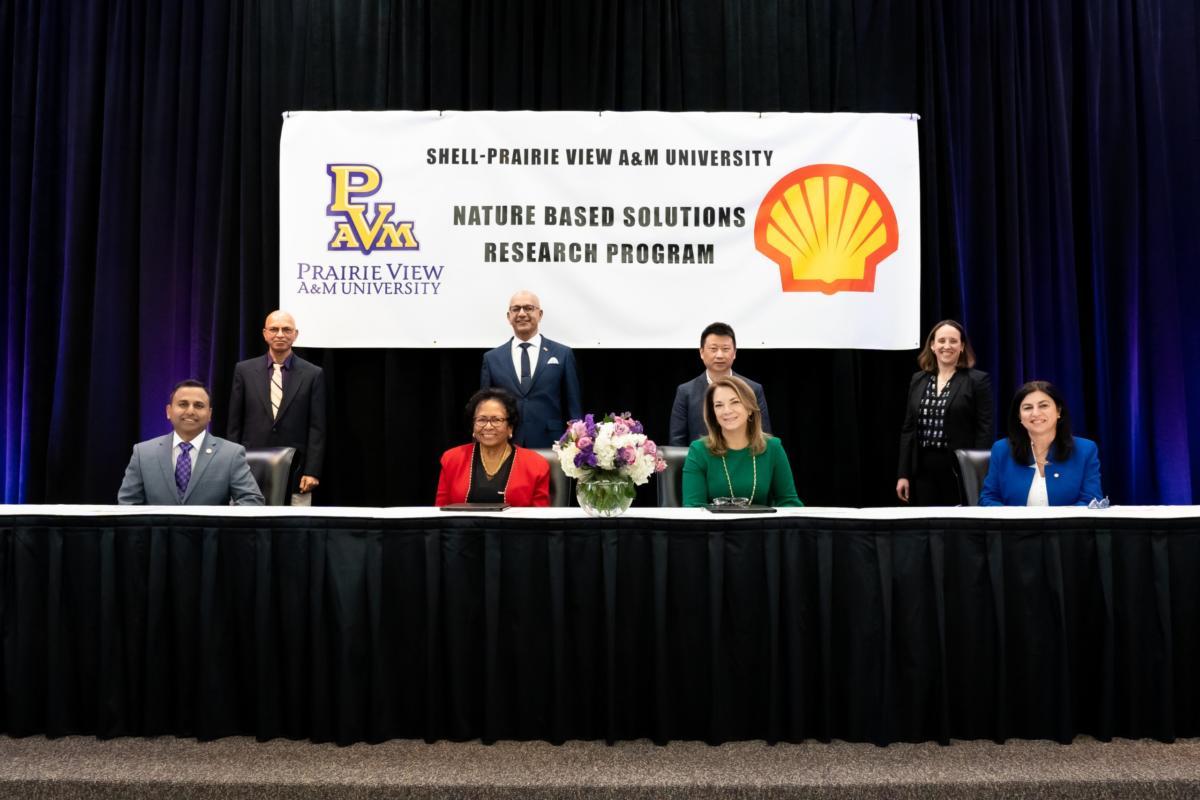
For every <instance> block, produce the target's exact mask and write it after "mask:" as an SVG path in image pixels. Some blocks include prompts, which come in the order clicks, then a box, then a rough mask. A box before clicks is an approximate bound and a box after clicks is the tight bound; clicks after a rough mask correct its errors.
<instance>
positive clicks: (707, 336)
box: [670, 322, 771, 447]
mask: <svg viewBox="0 0 1200 800" xmlns="http://www.w3.org/2000/svg"><path fill="white" fill-rule="evenodd" d="M735 358H737V336H735V335H734V333H733V328H732V326H730V325H727V324H726V323H724V322H714V323H712V324H711V325H709V326H708V327H707V328H705V329H704V330H703V331H702V332H701V333H700V360H701V361H703V362H704V372H702V373H700V375H699V376H698V377H696V378H694V379H692V380H690V381H688V382H687V383H681V384H679V387H678V388H677V389H676V390H675V403H674V405H672V406H671V436H670V443H671V444H672V445H674V446H676V447H687V446H688V445H690V444H691V443H692V442H693V441H695V440H696V439H700V438H702V437H704V436H707V435H708V429H707V428H706V427H705V426H704V393H705V392H706V391H708V385H709V384H710V383H712V382H713V381H715V380H718V379H719V378H728V377H730V376H731V375H733V376H736V377H738V378H741V379H742V380H743V381H745V382H746V385H747V386H749V387H750V388H751V389H753V390H754V399H755V400H757V401H758V408H759V411H760V413H761V414H762V429H763V432H764V433H770V432H771V416H770V414H768V413H767V398H766V395H764V394H763V388H762V385H761V384H759V383H755V382H754V381H752V380H750V379H749V378H747V377H746V376H744V375H738V374H737V373H735V372H734V371H733V361H734V359H735Z"/></svg>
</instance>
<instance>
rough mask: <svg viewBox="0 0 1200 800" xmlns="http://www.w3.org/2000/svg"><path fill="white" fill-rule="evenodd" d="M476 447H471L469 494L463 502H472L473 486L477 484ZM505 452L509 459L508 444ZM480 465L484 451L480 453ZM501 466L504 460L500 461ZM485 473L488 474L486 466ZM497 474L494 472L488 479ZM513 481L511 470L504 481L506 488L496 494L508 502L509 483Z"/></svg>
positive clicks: (474, 445)
mask: <svg viewBox="0 0 1200 800" xmlns="http://www.w3.org/2000/svg"><path fill="white" fill-rule="evenodd" d="M476 447H478V445H476V444H472V445H471V467H470V468H469V469H468V470H467V493H466V494H465V495H463V500H464V501H465V502H468V503H469V502H471V485H472V484H473V483H474V482H475V448H476ZM504 450H505V456H506V457H507V455H508V445H507V444H506V445H504ZM479 463H480V464H481V465H482V464H483V451H482V450H480V451H479ZM500 466H504V459H503V458H502V459H500ZM496 470H497V471H499V470H500V467H496ZM483 471H484V472H487V466H486V465H484V467H483ZM495 474H496V473H494V472H493V473H492V474H491V475H488V477H489V478H491V477H493V476H494V475H495ZM511 480H512V470H509V471H508V478H507V479H506V480H505V481H504V488H503V489H501V490H500V491H498V492H496V494H498V495H500V496H501V497H503V498H504V499H505V500H506V501H507V500H508V483H509V481H511Z"/></svg>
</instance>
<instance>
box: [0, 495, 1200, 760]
mask: <svg viewBox="0 0 1200 800" xmlns="http://www.w3.org/2000/svg"><path fill="white" fill-rule="evenodd" d="M1198 583H1200V520H1196V519H1176V520H1152V521H1151V520H1146V521H1137V520H1122V519H1113V518H1104V517H1100V516H1098V517H1095V518H1083V519H1069V520H1063V519H1058V520H1024V521H1022V520H973V521H964V520H961V519H953V520H952V519H942V520H939V519H925V520H919V521H914V520H897V521H870V520H830V519H813V518H785V517H783V516H782V515H780V516H779V517H769V518H767V517H763V518H748V519H739V520H735V521H730V520H728V519H724V518H722V519H714V520H712V521H706V522H701V523H697V522H684V521H674V520H647V519H637V518H621V519H618V520H615V521H600V520H538V521H533V522H531V521H529V520H518V519H513V518H505V517H503V516H493V517H487V518H478V517H461V516H451V515H442V516H441V517H435V518H432V519H431V518H422V519H407V520H380V519H341V518H275V519H268V518H261V519H236V518H222V517H179V516H161V517H158V516H148V517H110V518H64V517H7V518H4V519H3V520H0V626H2V627H0V633H2V636H3V639H2V656H3V658H2V660H0V683H2V685H3V696H2V698H0V731H3V732H5V733H8V734H10V735H14V736H22V735H28V734H47V735H50V736H60V735H66V734H95V735H98V736H101V737H110V736H122V735H157V734H174V735H179V736H194V737H198V738H200V739H211V738H215V737H220V736H227V735H234V734H238V735H252V736H256V737H258V738H260V739H269V738H273V737H278V736H283V737H289V738H307V739H311V740H313V741H334V742H339V743H351V742H359V741H366V742H378V741H382V740H385V739H391V738H409V739H427V740H436V739H453V740H466V739H475V738H481V739H483V740H484V741H485V742H492V741H496V740H498V739H545V740H548V741H551V742H562V741H565V740H568V739H600V740H607V741H614V740H620V739H634V738H641V737H648V738H650V739H653V740H654V741H656V742H666V741H668V740H673V739H698V740H704V741H708V742H713V743H717V742H723V741H730V740H741V739H766V740H768V741H772V742H774V741H800V740H803V739H810V738H812V739H819V740H829V739H832V738H838V739H845V740H850V741H871V742H877V743H881V744H882V743H886V742H892V741H924V740H933V741H941V742H946V741H948V740H949V739H951V738H963V739H994V740H996V741H1003V740H1005V739H1007V738H1010V737H1018V738H1047V739H1055V740H1058V741H1063V742H1066V741H1069V740H1071V739H1072V738H1073V737H1074V736H1075V735H1077V734H1091V735H1093V736H1096V737H1099V738H1101V739H1108V738H1110V737H1114V736H1121V737H1131V738H1137V737H1152V738H1155V739H1159V740H1163V741H1170V740H1172V739H1174V738H1176V737H1191V736H1197V735H1200V691H1198V690H1197V688H1196V681H1195V676H1197V675H1200V589H1198Z"/></svg>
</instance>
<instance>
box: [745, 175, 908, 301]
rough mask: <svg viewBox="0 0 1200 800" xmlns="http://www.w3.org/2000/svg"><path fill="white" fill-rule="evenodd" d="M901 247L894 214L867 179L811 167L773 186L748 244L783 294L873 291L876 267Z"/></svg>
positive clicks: (764, 200) (874, 184)
mask: <svg viewBox="0 0 1200 800" xmlns="http://www.w3.org/2000/svg"><path fill="white" fill-rule="evenodd" d="M899 243H900V233H899V228H898V226H897V225H896V212H895V211H893V210H892V204H891V202H890V201H889V200H888V198H887V195H885V194H884V193H883V190H881V189H880V188H879V186H878V184H876V183H875V181H873V180H871V179H870V178H869V177H867V175H866V174H865V173H862V172H859V171H858V170H856V169H854V168H853V167H847V166H844V165H842V164H810V165H809V166H807V167H801V168H800V169H798V170H795V171H794V172H790V173H788V174H787V175H786V176H784V178H783V179H782V180H780V181H779V182H778V183H776V184H775V185H774V186H772V187H771V191H769V192H767V196H766V197H764V198H763V201H762V204H761V205H760V206H759V207H758V217H757V218H756V220H755V223H754V246H755V247H756V248H757V249H758V251H759V252H760V253H762V254H763V255H765V256H766V257H767V258H770V259H771V260H772V261H774V262H775V263H776V264H778V265H779V275H780V278H781V279H782V281H783V290H784V291H785V292H823V293H825V294H833V293H834V292H840V291H849V292H873V291H875V267H876V266H878V265H879V262H880V261H882V260H883V259H885V258H887V257H888V256H890V255H891V254H892V253H894V252H896V247H897V245H898V244H899Z"/></svg>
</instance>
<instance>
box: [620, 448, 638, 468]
mask: <svg viewBox="0 0 1200 800" xmlns="http://www.w3.org/2000/svg"><path fill="white" fill-rule="evenodd" d="M617 460H619V461H620V462H621V463H623V464H632V463H633V462H634V461H637V453H636V452H634V449H633V448H632V447H622V448H621V449H620V450H618V451H617Z"/></svg>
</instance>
